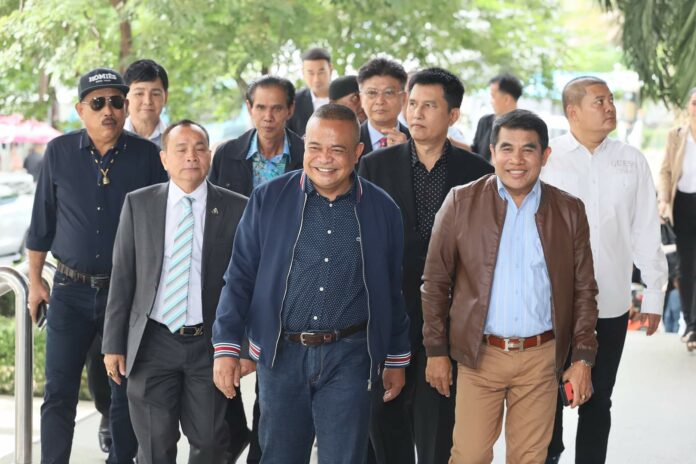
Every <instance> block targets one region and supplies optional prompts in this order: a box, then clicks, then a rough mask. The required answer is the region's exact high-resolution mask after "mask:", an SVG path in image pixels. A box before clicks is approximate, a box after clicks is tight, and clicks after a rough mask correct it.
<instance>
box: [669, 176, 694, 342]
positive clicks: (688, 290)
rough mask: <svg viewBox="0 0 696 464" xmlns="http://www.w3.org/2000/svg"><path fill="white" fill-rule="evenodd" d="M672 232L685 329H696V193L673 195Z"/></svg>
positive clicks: (678, 192)
mask: <svg viewBox="0 0 696 464" xmlns="http://www.w3.org/2000/svg"><path fill="white" fill-rule="evenodd" d="M673 213H674V234H675V235H676V236H677V255H678V256H679V294H680V295H681V301H682V313H683V314H684V321H685V322H686V330H687V332H688V331H691V330H693V331H696V293H695V292H694V289H695V287H696V193H683V192H680V191H678V190H677V193H676V195H675V197H674V211H673Z"/></svg>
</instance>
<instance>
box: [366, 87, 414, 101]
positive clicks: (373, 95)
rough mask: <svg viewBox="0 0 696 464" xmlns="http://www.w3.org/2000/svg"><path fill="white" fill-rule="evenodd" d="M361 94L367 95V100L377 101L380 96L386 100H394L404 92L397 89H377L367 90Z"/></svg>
mask: <svg viewBox="0 0 696 464" xmlns="http://www.w3.org/2000/svg"><path fill="white" fill-rule="evenodd" d="M360 93H361V94H363V95H365V98H367V99H368V100H376V99H377V98H379V96H380V95H381V96H383V97H384V98H385V100H393V99H395V98H396V97H398V96H399V95H401V94H403V93H404V92H403V91H400V90H396V89H384V90H382V91H380V90H377V89H367V90H364V91H362V92H360Z"/></svg>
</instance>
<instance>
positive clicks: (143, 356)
mask: <svg viewBox="0 0 696 464" xmlns="http://www.w3.org/2000/svg"><path fill="white" fill-rule="evenodd" d="M128 402H129V408H130V413H131V421H132V423H133V430H134V431H135V435H136V437H137V438H138V444H139V449H138V462H140V463H141V464H169V463H173V462H176V453H177V442H178V440H179V424H181V429H182V430H183V432H184V434H185V435H186V437H187V438H188V441H189V445H190V448H189V459H188V462H189V464H226V463H227V462H228V456H227V449H228V444H229V430H228V429H227V423H226V421H225V409H226V406H227V402H226V398H225V397H224V396H223V395H222V393H221V392H220V391H219V390H218V389H217V388H216V387H215V385H214V384H213V358H212V356H211V353H210V339H209V338H208V337H206V336H200V337H183V336H181V335H176V334H172V333H170V332H169V329H167V328H166V327H163V326H161V325H159V324H157V323H155V322H153V321H150V322H148V323H147V326H146V328H145V333H144V334H143V339H142V341H141V343H140V348H139V349H138V355H137V357H136V359H135V362H134V364H133V370H132V371H131V373H130V376H129V377H128Z"/></svg>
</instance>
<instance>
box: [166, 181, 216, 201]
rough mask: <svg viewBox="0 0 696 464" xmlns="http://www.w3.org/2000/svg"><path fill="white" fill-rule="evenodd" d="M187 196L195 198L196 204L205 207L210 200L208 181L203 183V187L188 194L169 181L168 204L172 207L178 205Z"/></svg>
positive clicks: (200, 186)
mask: <svg viewBox="0 0 696 464" xmlns="http://www.w3.org/2000/svg"><path fill="white" fill-rule="evenodd" d="M186 196H188V197H191V198H193V199H194V200H195V202H194V204H197V205H205V202H206V200H207V199H208V183H207V182H206V181H203V182H201V185H199V186H198V187H196V190H194V191H193V192H191V193H186V192H184V191H183V190H181V188H180V187H179V186H178V185H176V184H175V183H174V182H172V181H169V193H168V195H167V202H168V203H169V204H170V205H176V204H178V203H179V202H180V201H181V199H182V198H184V197H186Z"/></svg>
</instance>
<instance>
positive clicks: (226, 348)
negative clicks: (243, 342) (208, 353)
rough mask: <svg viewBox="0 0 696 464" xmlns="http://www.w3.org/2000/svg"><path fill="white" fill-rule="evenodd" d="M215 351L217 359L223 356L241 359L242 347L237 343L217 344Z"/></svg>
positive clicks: (214, 347)
mask: <svg viewBox="0 0 696 464" xmlns="http://www.w3.org/2000/svg"><path fill="white" fill-rule="evenodd" d="M213 349H214V350H215V357H216V358H220V357H223V356H232V357H235V358H238V357H239V351H240V347H239V345H238V344H236V343H215V344H213Z"/></svg>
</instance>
